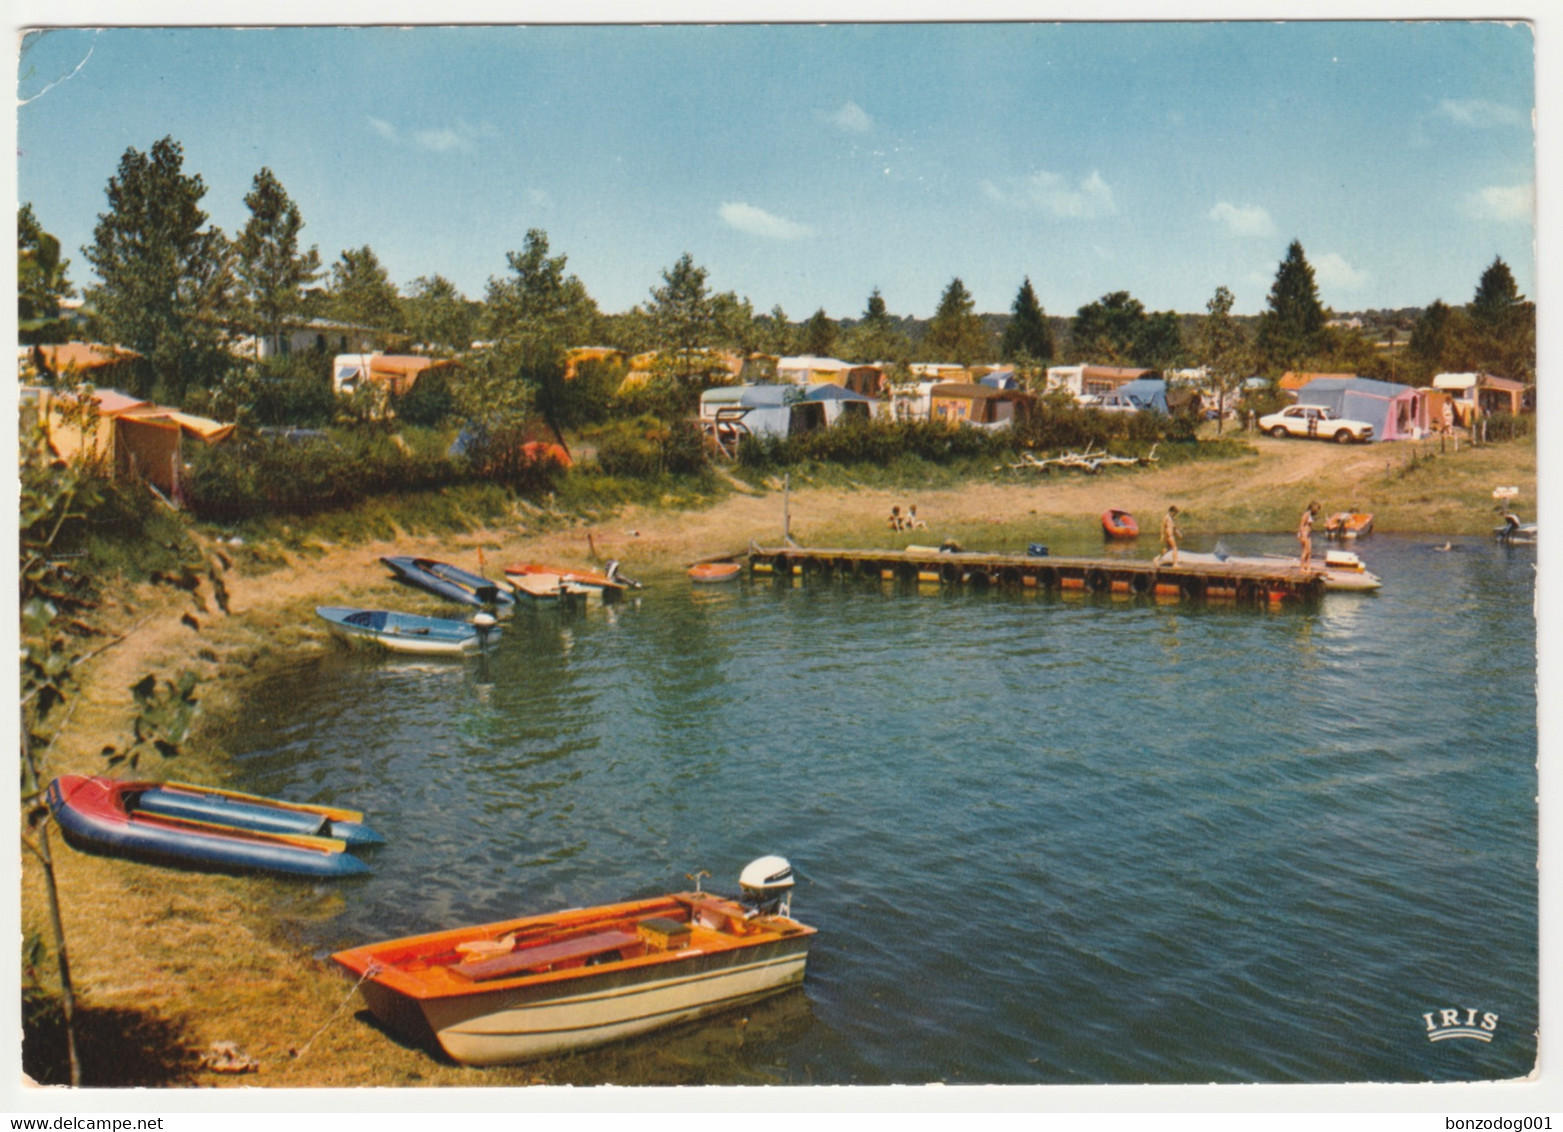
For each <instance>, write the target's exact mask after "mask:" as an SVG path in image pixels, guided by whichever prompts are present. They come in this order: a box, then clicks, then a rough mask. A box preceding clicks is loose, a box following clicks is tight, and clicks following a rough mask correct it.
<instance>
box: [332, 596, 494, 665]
mask: <svg viewBox="0 0 1563 1132" xmlns="http://www.w3.org/2000/svg"><path fill="white" fill-rule="evenodd" d="M315 615H316V616H318V617H320V618H321V619H323V620H324V621H325V622H326V623H327V624H329V625H330V626H331V629H332V631H333V632H335V633H336V634H337V635H338V636H340V637H343V638H344V639H346V640H349V641H372V642H373V643H375V644H377V645H380V646H381V647H383V648H387V649H389V650H391V651H392V652H410V653H423V654H426V655H430V656H454V655H458V654H461V653H469V652H477V651H478V650H479V649H481V648H483V647H484V646H485V645H487V644H488V643H489V642H490V641H493V640H496V639H497V638H498V637H499V628H498V626H496V625H495V624H494V619H493V618H492V617H490V616H489V615H488V614H486V613H479V614H478V615H477V616H475V617H474V618H473V619H472V620H471V621H453V620H450V619H449V618H444V617H420V616H418V615H417V614H413V613H393V612H391V611H390V610H386V609H351V608H346V607H343V606H336V605H318V606H316V607H315Z"/></svg>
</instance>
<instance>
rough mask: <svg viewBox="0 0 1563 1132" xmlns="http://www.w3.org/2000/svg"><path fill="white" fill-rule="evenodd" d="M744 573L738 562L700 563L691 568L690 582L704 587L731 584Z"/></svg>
mask: <svg viewBox="0 0 1563 1132" xmlns="http://www.w3.org/2000/svg"><path fill="white" fill-rule="evenodd" d="M742 572H743V568H742V567H741V566H739V564H738V563H736V562H699V563H696V564H695V565H693V566H691V567H690V568H689V580H690V581H691V582H696V583H698V584H702V585H709V584H712V583H717V582H731V581H733V580H735V579H736V578H737V577H738V575H739V574H740V573H742Z"/></svg>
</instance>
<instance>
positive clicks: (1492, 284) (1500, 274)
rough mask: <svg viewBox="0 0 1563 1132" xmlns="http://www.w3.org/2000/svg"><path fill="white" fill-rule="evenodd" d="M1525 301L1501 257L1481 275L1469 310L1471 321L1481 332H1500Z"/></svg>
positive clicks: (1512, 274)
mask: <svg viewBox="0 0 1563 1132" xmlns="http://www.w3.org/2000/svg"><path fill="white" fill-rule="evenodd" d="M1524 299H1525V296H1523V295H1521V294H1520V289H1519V286H1518V285H1517V284H1516V283H1515V282H1514V273H1513V272H1511V271H1510V270H1509V265H1508V264H1506V263H1504V262H1503V257H1502V256H1499V257H1497V258H1495V259H1494V260H1493V261H1492V263H1491V264H1490V265H1489V266H1488V268H1487V270H1486V271H1484V272H1482V278H1481V281H1480V282H1479V283H1478V284H1477V285H1476V295H1475V296H1474V297H1473V298H1472V299H1471V303H1470V306H1469V308H1468V309H1469V310H1470V313H1471V321H1472V322H1474V323H1475V324H1476V326H1477V328H1478V329H1480V330H1498V331H1501V330H1503V329H1505V328H1506V326H1507V324H1508V323H1509V322H1510V321H1511V319H1512V316H1513V312H1514V311H1515V310H1516V309H1518V307H1519V305H1520V304H1521V303H1522V302H1524Z"/></svg>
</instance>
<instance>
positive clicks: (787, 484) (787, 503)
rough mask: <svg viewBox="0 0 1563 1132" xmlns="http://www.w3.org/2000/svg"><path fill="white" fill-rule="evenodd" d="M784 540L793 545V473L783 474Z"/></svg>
mask: <svg viewBox="0 0 1563 1132" xmlns="http://www.w3.org/2000/svg"><path fill="white" fill-rule="evenodd" d="M782 542H784V543H786V544H787V545H788V546H791V545H792V473H791V472H787V473H786V474H785V475H783V476H782Z"/></svg>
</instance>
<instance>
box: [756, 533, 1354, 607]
mask: <svg viewBox="0 0 1563 1132" xmlns="http://www.w3.org/2000/svg"><path fill="white" fill-rule="evenodd" d="M749 569H750V571H751V573H753V574H756V575H770V576H772V577H788V578H790V577H793V576H802V577H805V578H817V579H819V580H821V581H824V580H828V579H837V578H840V579H865V580H872V581H893V582H901V583H905V584H917V583H937V584H940V585H945V586H967V587H969V588H972V589H987V588H993V587H1005V588H1009V589H1037V590H1048V591H1057V592H1059V593H1071V592H1073V593H1085V594H1119V595H1127V596H1131V597H1145V598H1156V599H1165V600H1181V601H1230V602H1236V603H1239V604H1247V605H1277V604H1280V603H1282V602H1309V601H1316V600H1317V599H1319V598H1320V597H1322V596H1323V594H1324V572H1323V571H1322V570H1319V569H1312V568H1310V569H1303V568H1302V567H1299V566H1291V565H1285V564H1282V563H1277V564H1276V565H1274V566H1269V565H1265V566H1260V565H1254V564H1251V563H1249V564H1238V565H1229V564H1226V563H1221V564H1216V565H1205V564H1200V565H1192V566H1191V565H1180V566H1158V565H1157V564H1156V563H1155V562H1152V561H1148V560H1145V559H1132V558H1065V557H1055V556H1053V555H1042V556H1040V557H1033V556H1031V555H1023V554H986V553H977V552H973V551H947V550H940V549H939V548H937V547H927V548H919V547H912V548H909V549H906V550H839V549H825V548H816V547H800V546H775V547H763V546H751V547H750V548H749Z"/></svg>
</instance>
